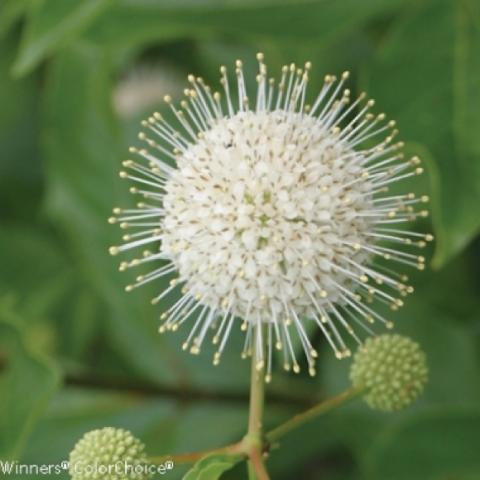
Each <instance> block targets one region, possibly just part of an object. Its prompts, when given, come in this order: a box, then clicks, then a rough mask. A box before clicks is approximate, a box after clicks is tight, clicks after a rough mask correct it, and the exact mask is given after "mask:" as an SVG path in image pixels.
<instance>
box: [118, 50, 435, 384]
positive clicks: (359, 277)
mask: <svg viewBox="0 0 480 480" xmlns="http://www.w3.org/2000/svg"><path fill="white" fill-rule="evenodd" d="M257 59H258V64H259V72H258V76H257V78H256V81H257V89H256V93H255V95H254V97H253V99H252V98H250V97H249V96H248V94H247V82H246V81H245V78H244V74H243V67H242V62H240V61H237V62H236V65H235V74H236V89H235V90H236V92H235V93H234V91H233V90H234V89H233V88H232V86H231V84H230V81H229V78H228V75H227V69H226V67H221V69H220V72H221V80H220V83H221V85H222V89H223V94H221V93H220V92H213V91H212V90H211V89H210V87H209V86H208V85H206V84H205V83H204V81H203V80H202V79H201V78H198V77H194V76H193V75H190V76H189V82H190V87H189V88H187V89H186V90H185V96H186V100H184V101H182V102H180V107H176V106H174V104H173V103H172V101H171V98H170V97H169V96H167V97H165V102H166V107H167V112H168V111H169V112H170V118H168V117H167V116H166V115H168V113H167V114H160V113H154V114H153V115H152V116H151V117H150V118H149V119H148V120H146V121H144V122H143V123H142V125H143V127H144V131H143V132H141V133H140V135H139V138H140V140H142V141H144V142H145V143H146V144H147V145H148V147H149V148H148V149H137V148H131V149H130V151H131V153H132V154H134V156H135V157H139V158H140V161H138V160H132V159H128V160H126V161H125V162H124V166H125V169H126V170H125V171H122V172H120V176H121V177H122V178H126V179H129V180H131V181H132V182H134V185H135V186H133V187H131V192H132V193H133V194H135V195H139V196H140V197H141V200H142V201H140V202H139V203H137V206H136V208H132V209H122V208H115V209H114V215H115V216H113V217H111V218H110V219H109V221H110V222H111V223H118V224H119V225H120V227H121V228H123V229H127V230H131V232H132V233H127V234H126V235H124V237H123V239H124V241H125V243H124V244H123V245H120V246H113V247H111V249H110V252H111V253H112V254H113V255H116V254H118V253H121V252H127V251H130V250H131V249H134V248H146V247H147V246H148V247H149V249H147V250H144V251H143V254H142V255H141V257H138V258H131V259H129V260H127V261H123V262H122V263H121V264H120V270H127V269H129V268H131V267H137V266H142V265H145V264H151V263H152V262H153V264H154V265H156V266H155V267H154V268H153V270H152V271H150V272H149V273H145V274H141V275H139V276H138V277H137V278H136V282H135V283H133V284H131V285H128V286H127V291H130V290H133V289H134V288H136V287H138V286H141V285H144V284H146V283H149V282H152V281H156V280H160V281H163V282H164V281H165V280H167V286H166V287H165V283H164V284H163V285H164V288H163V290H162V291H161V292H160V293H159V294H158V296H157V297H155V298H154V299H153V302H154V303H156V302H160V301H164V302H169V304H168V305H167V308H166V310H165V311H164V313H163V314H162V315H161V317H160V318H161V320H163V322H162V324H161V326H160V332H165V331H175V330H177V329H179V328H180V327H181V326H183V325H190V331H189V334H188V336H187V338H186V340H185V342H184V344H183V348H184V349H188V350H190V351H191V352H192V353H199V352H200V349H201V348H202V345H203V343H204V340H205V338H206V335H207V333H208V332H210V331H212V329H213V330H215V333H214V335H213V343H214V344H216V345H217V350H216V352H215V354H214V363H218V361H219V360H220V356H221V354H222V352H223V350H224V348H225V345H226V343H227V340H228V338H229V336H230V333H231V331H232V327H233V325H234V324H235V323H236V321H238V320H240V321H241V328H242V330H244V331H245V332H246V337H245V347H244V350H243V356H248V355H251V354H252V353H254V354H255V358H256V360H257V363H258V368H259V369H263V367H264V365H266V367H267V369H266V377H267V380H268V379H269V378H270V371H271V366H272V350H273V348H276V349H278V350H280V351H282V353H283V363H284V367H285V368H286V369H287V370H289V369H290V368H291V369H293V371H295V372H298V371H299V370H300V367H299V362H298V361H297V358H296V353H295V348H294V346H293V345H295V344H296V343H297V344H298V343H299V344H301V346H302V348H303V351H304V353H305V355H306V358H307V363H308V367H309V372H310V373H311V374H314V372H315V358H316V356H317V353H316V351H315V349H314V348H313V347H312V345H311V342H310V339H309V335H308V333H307V332H309V331H310V330H311V329H309V328H308V327H309V325H308V323H314V324H316V325H317V326H318V328H319V329H320V330H321V331H322V333H323V334H324V336H325V337H326V339H327V341H328V342H329V344H330V346H331V347H332V348H333V350H334V352H335V355H336V356H337V358H344V357H347V356H349V355H350V349H349V347H348V342H346V341H345V340H344V335H343V334H344V333H345V332H346V333H347V335H349V336H350V337H352V338H353V339H354V340H355V341H356V342H358V343H361V342H362V335H365V334H367V335H369V334H373V333H374V330H373V328H372V324H380V325H383V326H384V327H387V328H390V327H392V322H391V320H390V319H388V318H384V317H383V316H382V315H380V314H379V313H377V312H376V310H375V309H374V305H370V304H372V303H373V302H381V303H386V304H387V305H389V306H390V307H391V308H392V309H393V310H395V309H397V308H399V307H400V306H402V305H403V299H402V297H405V296H406V295H407V294H409V293H411V292H412V291H413V287H411V286H410V285H408V284H407V283H406V282H407V281H408V278H407V277H406V276H405V275H403V274H398V273H397V272H396V271H395V269H391V268H387V267H384V266H383V265H380V264H378V263H373V262H374V259H375V257H380V258H382V260H390V261H391V262H392V263H393V264H394V265H408V266H413V267H415V268H418V269H420V270H421V269H423V268H424V262H425V259H424V257H423V256H421V255H417V254H416V253H408V252H405V251H403V247H404V246H409V247H414V248H422V247H424V246H425V244H426V241H429V240H432V236H431V235H425V234H420V233H416V232H412V231H409V230H407V229H405V228H404V226H405V225H407V224H408V222H409V221H410V220H415V219H416V218H417V217H420V216H426V215H427V211H426V210H423V209H422V210H415V207H416V206H417V205H420V204H422V203H424V202H426V201H428V198H427V197H426V196H422V197H420V198H416V197H415V195H414V194H413V193H405V194H389V193H388V192H389V188H390V186H391V185H392V184H395V183H396V182H399V181H402V180H404V179H405V178H408V177H412V176H415V175H418V174H420V173H422V171H423V169H422V168H421V167H420V166H419V165H420V159H419V158H418V157H416V156H414V157H412V158H410V159H405V158H404V155H403V153H402V147H403V143H402V142H396V141H395V137H396V136H397V134H398V131H397V130H396V129H395V122H394V121H392V120H390V121H388V120H386V116H385V114H384V113H378V114H373V113H372V112H371V109H372V108H373V106H374V101H373V100H371V99H370V100H367V99H366V95H365V94H361V95H360V96H359V97H358V98H357V99H354V100H353V99H351V98H350V90H349V89H347V88H344V85H345V82H346V80H347V78H348V76H349V74H348V72H344V73H343V74H342V75H341V77H340V78H338V79H337V78H336V77H335V76H333V75H327V76H326V77H325V80H324V84H323V86H322V87H321V89H320V91H319V93H318V95H317V96H316V97H314V98H313V99H312V101H311V103H310V102H309V99H308V96H307V85H308V81H309V71H310V69H311V64H310V63H309V62H307V63H306V64H305V65H304V67H303V68H298V67H297V66H296V65H295V64H291V65H290V66H284V67H283V69H282V72H281V77H280V80H279V82H278V83H277V82H276V81H275V80H274V79H273V78H269V77H268V76H267V66H266V65H265V63H264V62H263V55H262V54H259V55H258V56H257ZM170 294H171V295H170ZM295 337H296V338H295Z"/></svg>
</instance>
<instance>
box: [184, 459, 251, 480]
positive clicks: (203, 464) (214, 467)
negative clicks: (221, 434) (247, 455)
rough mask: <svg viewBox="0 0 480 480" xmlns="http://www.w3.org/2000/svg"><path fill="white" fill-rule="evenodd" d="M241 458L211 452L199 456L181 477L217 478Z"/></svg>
mask: <svg viewBox="0 0 480 480" xmlns="http://www.w3.org/2000/svg"><path fill="white" fill-rule="evenodd" d="M240 460H242V457H241V456H239V455H225V454H213V455H207V456H206V457H203V458H201V459H200V460H199V461H198V462H197V463H196V464H195V465H194V466H193V467H192V468H191V469H190V470H189V471H188V472H187V474H186V475H185V476H184V477H183V480H218V479H219V478H220V476H221V475H222V473H224V472H226V471H227V470H230V469H232V468H233V467H234V466H235V465H236V464H237V463H238V462H240Z"/></svg>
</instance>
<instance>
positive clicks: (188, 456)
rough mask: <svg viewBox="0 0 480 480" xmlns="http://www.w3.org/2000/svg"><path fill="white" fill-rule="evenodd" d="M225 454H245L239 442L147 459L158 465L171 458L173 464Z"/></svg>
mask: <svg viewBox="0 0 480 480" xmlns="http://www.w3.org/2000/svg"><path fill="white" fill-rule="evenodd" d="M213 454H227V455H245V453H244V452H243V445H242V443H241V442H238V443H233V444H231V445H226V446H224V447H220V448H212V449H210V450H200V451H197V452H189V453H177V454H173V455H158V456H155V457H149V459H148V461H149V462H150V463H151V464H153V465H160V464H162V463H163V462H165V461H166V460H173V461H174V462H175V464H183V463H195V462H196V461H198V460H200V459H201V458H203V457H206V456H207V455H213Z"/></svg>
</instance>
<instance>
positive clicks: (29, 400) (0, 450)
mask: <svg viewBox="0 0 480 480" xmlns="http://www.w3.org/2000/svg"><path fill="white" fill-rule="evenodd" d="M20 323H21V319H18V318H17V316H16V315H15V314H14V313H12V312H9V311H7V310H5V309H4V308H2V309H1V310H0V355H1V358H0V360H2V361H3V362H4V364H5V365H4V367H3V369H2V370H1V371H0V458H2V459H5V458H6V459H14V458H18V457H19V455H20V454H21V451H22V449H23V448H24V445H25V442H26V441H27V438H28V435H29V434H30V432H31V430H32V429H33V427H34V426H35V423H36V422H37V421H38V419H39V417H40V416H41V415H42V414H43V411H44V409H45V407H46V405H47V402H48V401H49V399H50V397H51V396H52V394H53V392H54V391H55V389H56V386H57V383H58V375H57V372H56V370H55V368H54V367H53V366H52V365H51V364H50V363H49V362H48V361H47V360H46V359H44V358H43V357H41V356H40V355H39V354H38V353H37V352H35V351H33V350H32V349H31V348H29V346H28V345H27V344H26V343H25V340H24V338H23V333H22V331H21V330H20V328H19V326H18V325H19V324H20Z"/></svg>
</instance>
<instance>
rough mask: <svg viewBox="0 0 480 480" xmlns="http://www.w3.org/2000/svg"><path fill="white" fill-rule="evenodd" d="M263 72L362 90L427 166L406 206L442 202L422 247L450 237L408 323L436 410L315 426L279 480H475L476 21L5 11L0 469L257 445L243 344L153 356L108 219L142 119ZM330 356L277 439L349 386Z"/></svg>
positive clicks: (303, 383)
mask: <svg viewBox="0 0 480 480" xmlns="http://www.w3.org/2000/svg"><path fill="white" fill-rule="evenodd" d="M258 50H261V51H264V52H265V54H266V56H267V60H268V64H269V68H270V69H271V70H270V71H278V69H279V68H280V66H281V64H282V63H285V62H287V63H289V62H291V61H292V60H293V61H297V62H298V63H303V62H304V61H306V60H312V61H313V63H314V72H315V75H314V78H313V81H312V85H315V84H316V83H317V84H319V82H320V81H321V77H322V76H323V75H324V74H325V73H329V72H333V73H338V72H341V71H342V70H344V69H346V68H348V69H350V70H351V71H352V73H353V81H352V84H351V86H352V88H353V89H354V90H355V91H357V92H359V91H361V90H363V89H364V88H365V89H368V91H369V93H370V94H371V95H372V96H373V97H374V98H375V99H376V100H377V102H378V103H377V104H378V105H379V108H381V109H384V110H385V111H386V112H387V113H388V114H389V115H390V116H392V117H393V118H396V119H397V120H398V123H399V126H400V129H401V132H402V138H403V139H405V140H407V142H408V143H407V148H408V150H409V151H412V152H416V153H419V154H420V155H421V157H422V158H423V160H424V162H425V163H426V169H427V177H426V178H425V179H424V181H423V183H422V182H420V183H418V184H412V186H411V188H412V189H413V190H414V191H418V192H424V191H425V190H427V191H428V192H429V193H430V195H431V198H432V216H431V218H430V219H429V222H430V221H431V224H430V223H426V224H425V223H424V224H423V225H420V226H419V228H422V229H424V230H425V231H428V230H430V231H433V232H434V233H435V236H436V241H435V244H434V246H433V247H434V248H432V249H431V250H429V251H428V252H427V253H426V255H427V258H429V259H432V258H433V261H432V262H431V265H432V267H433V268H432V269H430V268H429V269H428V270H427V271H426V272H423V273H421V274H415V273H414V274H413V275H412V279H413V284H414V285H416V294H415V295H413V296H411V297H410V298H409V301H408V302H407V306H406V307H405V308H404V309H402V310H401V311H399V312H396V313H394V315H393V319H394V320H395V322H396V324H397V330H398V331H399V332H402V333H404V334H407V335H410V336H411V337H413V338H415V339H417V340H418V341H419V342H421V343H422V345H423V347H424V348H425V350H426V351H427V353H428V357H429V363H430V369H431V381H430V384H429V386H428V389H427V391H426V393H425V395H424V396H423V398H422V399H421V401H420V402H418V403H417V404H416V405H415V407H413V408H411V409H409V410H408V411H405V412H402V413H398V414H391V415H384V414H378V413H374V412H371V411H369V410H368V409H367V407H365V406H364V405H363V404H361V403H360V402H357V403H355V404H352V405H349V406H347V407H344V408H342V409H341V410H339V411H337V412H335V413H333V414H331V415H330V416H328V417H325V418H321V419H319V420H318V421H316V422H314V423H312V424H310V425H309V426H308V427H304V428H302V429H301V430H299V431H298V432H296V433H293V434H291V435H290V436H289V437H288V438H286V439H285V441H284V442H283V444H282V448H281V450H277V451H273V452H272V454H271V456H270V459H269V461H268V464H269V469H270V470H271V472H272V474H273V478H275V479H290V478H304V479H317V478H318V479H320V478H321V479H322V480H356V479H371V480H380V479H382V480H405V479H406V478H408V479H410V480H417V479H418V480H420V479H421V480H474V479H479V478H480V455H478V441H479V440H480V433H479V432H480V407H479V405H478V401H479V398H480V386H479V382H478V378H479V377H478V376H479V371H480V370H479V363H480V362H479V361H480V358H479V331H480V318H479V312H480V310H479V303H480V300H479V283H480V279H479V272H480V253H479V248H478V247H479V245H480V244H479V241H478V239H477V240H475V235H476V234H477V233H478V231H479V225H480V55H479V54H478V52H479V51H480V3H479V2H478V1H476V0H411V1H410V0H389V1H385V0H362V1H358V0H341V1H336V0H317V1H314V0H297V1H295V0H244V1H242V0H223V1H221V0H175V1H173V0H81V1H79V0H1V1H0V221H1V227H0V265H1V270H0V363H1V365H2V369H1V374H0V457H1V458H16V459H21V460H22V461H23V462H27V463H53V462H59V461H61V460H63V459H65V458H66V457H67V455H68V452H69V451H70V450H71V448H72V446H73V445H74V443H75V441H76V440H77V439H78V438H79V437H80V436H81V435H82V434H83V433H84V432H86V431H88V430H91V429H93V428H96V427H102V426H107V425H112V426H119V427H125V428H128V429H131V430H132V431H133V432H135V434H136V435H137V436H139V437H141V438H142V439H143V440H144V441H145V442H147V445H148V450H149V452H150V453H151V454H162V453H172V452H182V451H189V450H193V449H200V448H201V449H204V448H209V447H215V446H219V445H221V444H223V443H225V442H230V441H233V440H235V439H237V438H239V436H240V435H242V433H243V430H244V425H245V423H246V417H247V390H248V366H247V365H246V364H245V363H244V362H241V361H240V360H239V359H238V354H239V348H240V347H239V343H240V334H239V333H237V334H236V335H235V337H236V340H234V342H233V343H234V344H236V345H233V346H232V348H231V349H229V353H228V354H227V355H226V358H225V359H224V360H223V362H222V364H221V365H220V366H219V367H216V368H213V367H212V366H211V356H210V355H206V354H204V355H202V356H200V357H195V358H192V357H190V356H189V355H187V354H185V353H183V352H182V351H181V349H180V348H179V345H180V343H181V338H180V336H179V335H177V336H173V337H163V336H162V337H160V336H159V335H157V334H156V329H157V316H158V311H157V309H156V308H154V307H152V306H151V305H150V304H149V302H148V299H149V298H150V295H149V294H150V293H151V292H148V291H147V290H148V289H140V290H138V291H136V292H135V293H133V294H130V295H126V294H125V293H124V291H123V286H124V284H125V283H127V282H128V280H127V278H125V276H124V275H125V274H123V275H120V274H119V273H118V272H117V268H116V267H117V266H116V264H115V262H114V261H113V260H112V259H111V258H110V257H109V256H108V255H107V253H106V252H107V248H108V246H109V245H111V244H115V243H117V242H118V237H119V232H118V230H117V229H116V228H112V227H110V226H109V225H108V224H107V222H106V219H107V218H108V216H109V215H110V212H111V208H112V207H113V206H114V205H118V204H120V205H125V204H128V203H129V202H131V201H132V200H131V199H129V198H128V197H127V195H126V192H127V188H126V186H125V185H124V184H121V182H120V180H119V179H118V175H117V171H118V169H119V166H120V161H121V160H123V159H124V158H125V157H124V156H125V155H126V152H127V145H128V144H132V143H135V142H136V136H135V132H136V131H137V129H138V126H139V125H138V121H139V119H141V118H142V117H144V116H145V115H147V114H148V113H150V112H151V111H153V110H155V109H159V108H162V106H161V98H162V96H163V95H164V94H165V93H167V91H168V90H169V91H170V93H173V95H174V96H175V97H176V98H178V97H179V96H180V95H181V89H182V87H183V85H184V84H185V82H184V78H185V76H186V74H188V73H190V72H195V73H197V74H201V75H202V76H203V77H204V78H206V79H208V80H210V81H212V82H216V81H217V76H218V65H219V64H221V63H227V64H230V65H231V64H232V63H233V61H234V59H235V58H237V57H241V58H243V59H244V60H245V61H246V64H247V68H250V67H249V66H253V65H254V54H255V52H256V51H258ZM313 89H314V88H313ZM317 340H318V345H319V349H320V350H321V358H320V361H319V374H318V376H317V377H316V378H315V379H313V380H311V379H308V378H307V377H306V376H303V375H300V376H295V377H292V376H291V375H288V374H286V373H282V372H281V371H279V372H277V373H276V375H274V382H273V384H272V386H271V388H270V390H269V401H270V404H269V408H268V411H269V414H268V417H267V424H268V425H273V424H274V423H276V422H278V421H279V420H281V419H282V418H286V417H288V416H290V415H291V414H292V413H294V412H296V411H298V410H299V409H300V408H302V405H306V404H308V403H309V402H311V401H313V400H314V399H316V398H322V397H325V396H327V395H329V394H333V393H336V392H339V391H340V390H341V389H342V388H343V387H344V386H346V385H348V379H347V374H348V362H347V363H344V362H338V361H336V360H334V359H333V358H332V355H331V354H330V352H329V351H328V349H327V348H325V342H322V341H321V339H320V338H318V339H317ZM268 425H267V426H268ZM180 474H181V469H180V468H178V469H176V470H175V471H174V472H173V473H171V474H169V476H168V478H176V477H179V476H180ZM12 478H15V477H12ZM18 478H21V477H18ZM55 478H62V477H55ZM225 478H231V479H233V478H244V471H243V469H241V468H237V469H236V470H235V471H232V472H230V473H229V474H228V475H226V476H225Z"/></svg>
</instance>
